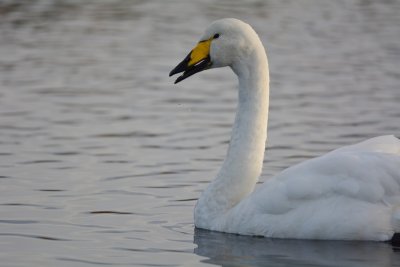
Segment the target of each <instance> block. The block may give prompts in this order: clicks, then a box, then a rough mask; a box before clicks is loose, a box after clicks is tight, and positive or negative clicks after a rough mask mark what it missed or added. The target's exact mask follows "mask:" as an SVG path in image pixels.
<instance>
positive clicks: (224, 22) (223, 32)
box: [169, 18, 262, 83]
mask: <svg viewBox="0 0 400 267" xmlns="http://www.w3.org/2000/svg"><path fill="white" fill-rule="evenodd" d="M259 45H261V41H260V39H259V38H258V35H257V34H256V32H255V31H254V30H253V28H252V27H251V26H250V25H248V24H247V23H244V22H243V21H240V20H238V19H232V18H227V19H221V20H217V21H214V22H213V23H212V24H211V25H210V26H208V28H207V29H206V30H205V32H204V34H203V36H202V37H201V38H200V41H199V42H198V44H197V46H196V47H195V48H193V49H192V51H191V52H190V53H189V54H188V55H187V56H186V58H185V59H184V60H183V61H182V62H181V63H179V64H178V66H176V67H175V68H174V69H173V70H172V71H171V72H170V74H169V76H172V75H174V74H177V73H180V72H183V74H182V75H181V76H179V77H178V79H176V81H175V83H178V82H180V81H182V80H184V79H186V78H187V77H189V76H192V75H193V74H195V73H197V72H200V71H203V70H206V69H210V68H219V67H225V66H230V67H234V65H235V64H237V63H239V62H242V61H243V60H245V59H246V58H247V57H249V55H250V54H252V53H253V51H254V50H255V49H256V48H258V46H259ZM261 46H262V45H261Z"/></svg>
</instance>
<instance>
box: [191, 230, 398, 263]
mask: <svg viewBox="0 0 400 267" xmlns="http://www.w3.org/2000/svg"><path fill="white" fill-rule="evenodd" d="M194 243H195V244H196V245H197V246H198V247H197V248H196V249H195V253H196V254H197V255H199V256H204V257H207V258H208V259H206V260H204V262H207V263H212V264H217V265H221V266H293V265H296V266H363V267H365V266H380V267H383V266H398V265H399V264H400V253H399V251H398V250H397V248H395V247H393V246H391V245H390V244H387V243H378V242H349V241H313V240H283V239H270V238H262V237H251V236H241V235H233V234H225V233H219V232H212V231H207V230H201V229H196V230H195V234H194ZM396 264H397V265H396Z"/></svg>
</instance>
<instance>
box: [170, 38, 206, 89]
mask: <svg viewBox="0 0 400 267" xmlns="http://www.w3.org/2000/svg"><path fill="white" fill-rule="evenodd" d="M211 41H212V38H210V39H209V40H204V41H200V42H199V43H198V44H197V46H196V47H195V48H193V50H192V51H191V52H190V53H189V55H187V56H186V58H185V59H184V60H183V61H182V62H181V63H179V64H178V66H176V67H175V68H174V69H173V70H172V71H171V72H170V73H169V76H172V75H174V74H177V73H180V72H183V74H182V75H181V76H179V77H178V79H176V81H175V83H178V82H180V81H182V80H184V79H186V78H187V77H189V76H192V75H193V74H195V73H197V72H200V71H203V70H206V69H208V68H210V67H211V60H210V45H211Z"/></svg>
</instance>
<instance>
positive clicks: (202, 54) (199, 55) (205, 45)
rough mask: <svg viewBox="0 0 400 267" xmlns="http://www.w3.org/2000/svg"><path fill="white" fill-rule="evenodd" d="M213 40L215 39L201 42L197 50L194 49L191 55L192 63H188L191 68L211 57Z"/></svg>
mask: <svg viewBox="0 0 400 267" xmlns="http://www.w3.org/2000/svg"><path fill="white" fill-rule="evenodd" d="M212 39H213V38H210V39H208V40H205V41H201V42H199V43H198V44H197V46H196V47H195V48H193V50H192V52H191V53H190V61H189V63H188V66H189V67H190V66H193V65H195V64H197V63H199V62H200V61H201V60H203V59H205V58H206V57H208V56H209V55H210V45H211V41H212Z"/></svg>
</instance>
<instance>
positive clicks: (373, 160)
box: [250, 136, 400, 214]
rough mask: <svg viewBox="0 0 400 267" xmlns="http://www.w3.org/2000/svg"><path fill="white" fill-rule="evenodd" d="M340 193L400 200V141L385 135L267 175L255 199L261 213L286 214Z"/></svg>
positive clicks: (365, 199)
mask: <svg viewBox="0 0 400 267" xmlns="http://www.w3.org/2000/svg"><path fill="white" fill-rule="evenodd" d="M335 197H342V198H343V197H346V198H350V199H353V200H356V201H359V202H368V203H382V202H383V203H385V204H386V205H399V204H400V140H399V139H397V138H396V137H394V136H380V137H376V138H372V139H369V140H366V141H364V142H361V143H358V144H355V145H351V146H347V147H342V148H339V149H337V150H334V151H332V152H330V153H328V154H326V155H324V156H321V157H318V158H314V159H311V160H308V161H305V162H303V163H301V164H298V165H295V166H293V167H291V168H288V169H286V170H284V171H283V172H282V173H280V174H279V175H277V176H275V177H273V178H272V179H269V180H267V181H266V182H265V183H264V184H263V185H262V186H261V188H259V190H257V191H256V192H255V193H254V194H253V195H252V196H251V198H253V199H251V200H250V202H252V203H253V204H256V205H257V210H258V212H261V213H266V214H284V213H287V212H289V211H290V210H293V209H296V208H297V207H299V206H300V205H304V204H305V202H315V200H318V201H322V200H324V199H327V198H330V199H332V198H335Z"/></svg>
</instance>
